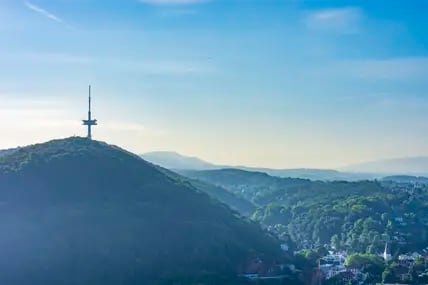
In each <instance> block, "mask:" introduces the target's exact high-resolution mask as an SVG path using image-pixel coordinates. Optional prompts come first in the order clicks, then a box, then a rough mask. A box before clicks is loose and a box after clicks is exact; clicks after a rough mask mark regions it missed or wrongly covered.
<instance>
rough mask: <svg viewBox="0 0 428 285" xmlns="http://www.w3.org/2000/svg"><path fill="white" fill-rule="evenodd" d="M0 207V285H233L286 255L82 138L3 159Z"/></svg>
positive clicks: (202, 200) (179, 185)
mask: <svg viewBox="0 0 428 285" xmlns="http://www.w3.org/2000/svg"><path fill="white" fill-rule="evenodd" d="M0 205H1V207H0V211H1V216H0V231H1V233H2V234H1V235H0V248H1V255H0V283H2V284H33V285H34V284H103V285H108V284H160V283H163V284H193V283H198V282H200V283H199V284H228V282H229V281H230V280H232V279H234V277H235V276H236V274H237V273H238V272H239V271H240V270H241V269H242V267H243V266H244V265H245V264H246V262H247V261H248V260H249V259H250V258H252V257H255V256H259V257H261V258H262V259H263V260H264V261H265V262H266V263H270V262H272V261H274V260H275V259H277V258H278V257H279V252H278V248H279V247H278V244H277V242H276V240H275V239H274V238H272V237H271V236H269V235H267V234H265V233H264V232H262V231H261V230H260V228H259V227H258V226H257V225H256V224H254V223H252V222H248V221H245V220H242V219H241V218H240V217H238V216H237V215H236V214H235V212H233V211H232V210H230V209H229V208H228V207H227V206H225V205H223V204H221V203H219V202H217V201H216V200H214V199H212V198H210V197H209V196H208V195H206V194H205V193H202V192H201V191H198V190H196V188H195V187H193V186H192V185H190V184H189V183H187V182H182V181H180V180H177V179H174V178H173V177H172V176H169V175H167V174H165V172H164V171H161V170H160V169H159V168H158V167H154V166H153V165H152V164H150V163H147V162H145V161H144V160H142V159H141V158H139V157H138V156H136V155H133V154H131V153H128V152H126V151H124V150H122V149H120V148H117V147H114V146H110V145H107V144H105V143H101V142H96V141H89V140H87V139H83V138H69V139H64V140H56V141H51V142H48V143H44V144H38V145H34V146H29V147H24V148H20V149H18V150H17V151H15V152H13V153H11V154H8V155H5V156H3V157H1V158H0ZM201 280H202V281H201ZM210 282H211V283H210Z"/></svg>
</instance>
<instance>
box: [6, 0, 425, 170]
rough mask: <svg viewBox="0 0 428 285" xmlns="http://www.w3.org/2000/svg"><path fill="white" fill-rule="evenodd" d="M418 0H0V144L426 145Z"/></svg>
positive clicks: (276, 148)
mask: <svg viewBox="0 0 428 285" xmlns="http://www.w3.org/2000/svg"><path fill="white" fill-rule="evenodd" d="M427 8H428V3H426V1H423V0H420V1H418V0H414V1H404V0H402V1H400V0H398V1H390V0H376V1H372V0H366V1H340V0H336V1H329V0H326V1H321V0H319V1H311V0H308V1H304V0H277V1H275V0H229V1H227V0H211V1H209V0H205V1H203V0H199V1H198V0H104V1H95V0H28V1H21V0H2V1H1V2H0V38H1V41H0V99H1V104H0V130H1V134H2V139H1V141H0V148H8V147H15V146H17V145H26V144H31V143H34V142H42V141H46V140H49V139H51V138H58V137H67V136H72V135H82V136H83V135H84V134H85V129H84V128H83V126H81V125H80V124H81V122H80V120H81V119H84V118H85V116H86V96H87V85H88V84H89V83H91V84H92V85H93V97H94V98H93V100H94V112H93V113H94V116H95V117H96V118H97V119H98V120H99V122H100V125H99V126H97V127H96V129H95V130H94V137H95V138H96V139H99V140H105V141H107V142H110V143H114V144H118V145H120V146H122V147H124V148H126V149H129V150H131V151H134V152H136V153H144V152H147V151H154V150H174V151H177V152H180V153H183V154H186V155H192V156H198V157H201V158H203V159H205V160H208V161H211V162H215V163H219V164H232V165H248V166H265V167H277V168H289V167H321V168H330V167H333V168H334V167H341V166H344V165H347V164H350V163H355V162H361V161H367V160H375V159H381V158H391V157H405V156H417V155H428V112H427V110H428V94H427V91H428V51H427V48H428V34H427V33H428V32H427V31H428V27H427V25H428V22H427V21H426V12H425V11H426V9H427Z"/></svg>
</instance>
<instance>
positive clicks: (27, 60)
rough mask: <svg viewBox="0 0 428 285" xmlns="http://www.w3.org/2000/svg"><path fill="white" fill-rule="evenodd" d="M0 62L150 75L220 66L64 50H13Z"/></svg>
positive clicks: (205, 70) (198, 71) (201, 71)
mask: <svg viewBox="0 0 428 285" xmlns="http://www.w3.org/2000/svg"><path fill="white" fill-rule="evenodd" d="M0 63H22V64H40V65H62V66H85V67H94V68H97V67H102V68H103V69H105V68H107V69H113V70H116V71H119V72H122V71H131V72H136V73H141V74H149V75H189V74H206V73H213V72H215V71H216V67H215V66H213V65H212V64H211V63H209V62H207V61H192V60H190V59H189V60H188V61H186V60H185V61H180V60H175V59H159V60H145V59H131V58H130V59H124V58H103V57H95V56H94V57H90V56H81V55H73V54H64V53H11V54H7V55H4V56H3V55H0Z"/></svg>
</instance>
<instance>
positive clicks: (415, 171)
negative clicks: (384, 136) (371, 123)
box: [341, 156, 428, 176]
mask: <svg viewBox="0 0 428 285" xmlns="http://www.w3.org/2000/svg"><path fill="white" fill-rule="evenodd" d="M341 170H342V171H348V172H362V171H365V172H370V173H377V174H383V175H384V176H385V175H395V174H403V175H412V176H428V156H417V157H404V158H393V159H383V160H375V161H369V162H363V163H357V164H352V165H349V166H346V167H343V168H342V169H341Z"/></svg>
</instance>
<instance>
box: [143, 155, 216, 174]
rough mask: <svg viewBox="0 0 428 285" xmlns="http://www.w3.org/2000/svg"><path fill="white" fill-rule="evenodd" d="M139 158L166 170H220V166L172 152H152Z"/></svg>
mask: <svg viewBox="0 0 428 285" xmlns="http://www.w3.org/2000/svg"><path fill="white" fill-rule="evenodd" d="M141 157H142V158H143V159H145V160H147V161H150V162H151V163H154V164H157V165H159V166H162V167H165V168H168V169H182V170H190V169H197V170H210V169H218V168H222V167H221V166H218V165H215V164H212V163H209V162H206V161H204V160H202V159H200V158H197V157H191V156H184V155H181V154H179V153H177V152H174V151H154V152H148V153H145V154H142V155H141Z"/></svg>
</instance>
